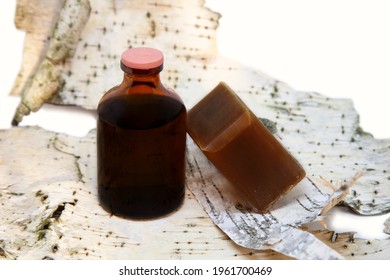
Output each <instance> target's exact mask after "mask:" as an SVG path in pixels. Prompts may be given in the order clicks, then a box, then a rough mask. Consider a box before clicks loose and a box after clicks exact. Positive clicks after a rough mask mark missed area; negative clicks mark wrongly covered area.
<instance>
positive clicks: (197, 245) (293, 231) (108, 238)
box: [0, 127, 390, 259]
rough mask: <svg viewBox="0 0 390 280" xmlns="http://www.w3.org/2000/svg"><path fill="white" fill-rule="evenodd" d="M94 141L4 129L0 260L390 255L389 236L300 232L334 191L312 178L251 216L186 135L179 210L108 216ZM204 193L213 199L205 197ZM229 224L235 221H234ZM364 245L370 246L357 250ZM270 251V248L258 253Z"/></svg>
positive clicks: (0, 175) (0, 136)
mask: <svg viewBox="0 0 390 280" xmlns="http://www.w3.org/2000/svg"><path fill="white" fill-rule="evenodd" d="M95 140H96V139H95V132H94V131H91V133H89V134H88V135H87V136H86V137H83V138H78V137H73V136H67V135H64V134H58V133H54V132H50V131H46V130H44V129H41V128H38V127H24V128H12V129H8V130H2V131H0V205H1V208H2V211H1V212H0V258H10V259H200V258H201V259H285V258H287V255H288V256H290V257H294V258H303V259H306V258H309V259H315V258H325V259H330V258H340V257H341V256H340V255H343V256H344V257H347V258H350V257H351V256H352V254H353V257H355V258H359V259H361V258H388V257H389V256H390V240H389V239H387V240H375V241H367V240H359V241H356V240H355V243H353V242H352V241H351V238H352V237H353V235H350V236H349V237H348V238H340V239H339V240H337V238H335V237H334V235H331V236H329V234H326V232H317V233H314V235H312V234H310V233H308V232H306V231H302V230H301V229H299V225H301V224H303V223H307V222H309V221H312V220H314V219H315V218H316V217H317V216H318V214H319V213H320V211H321V209H322V207H323V206H324V205H326V203H327V202H329V201H330V200H331V198H332V197H334V196H335V195H336V196H337V195H339V194H340V193H334V192H333V190H332V189H330V188H329V187H327V186H325V185H323V184H322V183H321V181H320V182H317V187H318V188H317V187H315V186H314V185H312V184H311V183H308V182H306V183H304V184H303V185H301V186H298V187H297V188H294V189H293V191H292V192H290V193H289V194H288V195H287V196H285V197H284V198H283V199H282V200H281V201H279V202H277V203H276V205H274V207H273V208H272V210H271V212H270V213H268V214H266V215H258V214H253V213H249V212H248V211H247V209H245V208H243V207H242V206H240V205H241V204H238V201H237V195H235V194H234V190H232V189H231V188H230V185H229V184H228V183H227V181H226V180H225V179H224V178H223V177H222V175H220V174H219V173H218V172H217V171H215V169H214V167H212V166H211V165H210V164H209V162H208V161H207V160H206V158H205V157H204V155H203V154H202V153H201V152H200V151H199V150H198V149H197V147H196V146H195V145H194V144H193V143H191V141H189V142H188V153H187V188H188V189H187V192H186V198H185V201H184V203H183V205H182V206H181V207H180V209H179V210H178V211H176V212H174V213H172V214H171V215H168V216H166V217H163V218H160V219H154V220H147V221H137V220H126V219H122V218H118V217H115V216H110V214H109V213H107V212H105V211H104V210H103V209H102V208H101V207H100V205H99V203H98V198H97V188H96V141H95ZM217 190H219V191H217ZM221 195H223V197H224V198H223V200H221ZM195 198H196V199H195ZM206 198H209V200H208V201H206V202H205V199H206ZM198 201H199V203H198ZM201 206H202V207H203V208H204V209H205V210H206V211H207V212H208V214H209V216H208V215H207V214H206V212H205V211H204V210H203V209H202V207H201ZM221 206H222V208H221ZM228 216H229V217H228ZM210 218H211V219H210ZM213 221H214V223H216V224H217V225H218V226H219V227H220V228H221V229H222V230H223V231H224V232H226V234H227V235H228V236H229V237H230V238H231V239H233V241H235V242H233V241H232V240H231V239H230V238H229V237H228V236H227V235H225V233H224V232H223V231H221V230H219V229H218V228H217V227H216V226H215V224H214V223H213ZM232 221H236V224H235V225H232ZM221 223H222V224H221ZM316 237H317V238H316ZM318 238H319V239H318ZM320 240H322V241H323V242H325V243H326V244H327V245H328V246H330V247H328V246H327V245H325V244H324V243H322V242H321V241H320ZM332 241H333V242H332ZM367 242H369V243H370V244H369V245H370V246H363V247H362V246H358V244H361V245H364V244H367ZM350 243H353V244H350ZM237 244H240V246H239V245H237ZM345 245H347V246H345ZM352 245H353V246H352ZM269 248H272V249H274V251H271V250H258V249H269ZM331 248H333V249H331ZM276 251H279V252H281V253H283V255H282V254H279V253H277V252H276ZM364 253H366V254H364ZM339 254H340V255H339Z"/></svg>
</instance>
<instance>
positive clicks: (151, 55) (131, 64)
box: [121, 47, 164, 70]
mask: <svg viewBox="0 0 390 280" xmlns="http://www.w3.org/2000/svg"><path fill="white" fill-rule="evenodd" d="M163 62H164V56H163V54H162V52H160V51H159V50H156V49H153V48H144V47H140V48H131V49H128V50H127V51H125V52H123V54H122V57H121V63H122V64H123V65H124V66H126V67H128V68H132V69H141V70H145V69H152V68H157V67H159V66H161V65H162V64H163Z"/></svg>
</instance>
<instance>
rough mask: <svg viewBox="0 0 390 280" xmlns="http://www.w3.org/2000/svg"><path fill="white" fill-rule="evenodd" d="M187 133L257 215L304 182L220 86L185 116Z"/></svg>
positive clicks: (281, 149) (247, 112) (280, 148)
mask: <svg viewBox="0 0 390 280" xmlns="http://www.w3.org/2000/svg"><path fill="white" fill-rule="evenodd" d="M188 133H189V134H190V136H191V137H192V139H193V140H194V142H195V143H196V144H197V145H198V147H199V148H200V149H201V150H202V152H203V153H204V154H205V155H206V157H207V158H208V159H209V160H210V161H211V162H212V163H213V164H214V166H215V167H216V168H217V169H218V170H219V171H220V172H221V173H222V174H223V175H224V176H225V177H226V178H227V179H228V180H229V181H230V182H231V183H232V184H233V185H234V186H235V187H237V188H238V189H239V190H240V193H241V194H242V196H243V198H244V200H245V202H246V203H247V204H248V206H250V207H252V208H253V210H255V211H256V212H258V213H265V212H267V211H268V209H269V208H270V207H271V205H272V203H273V202H274V201H276V200H277V199H278V198H280V197H281V196H282V195H283V194H285V193H287V192H288V191H289V190H290V189H291V188H292V187H294V186H295V185H296V184H297V183H298V182H299V181H301V180H302V179H303V178H304V177H305V175H306V174H305V171H304V169H303V168H302V166H301V165H300V164H299V162H298V161H297V160H296V159H295V158H294V157H293V156H292V155H291V154H290V153H289V152H288V151H287V150H286V149H285V148H284V147H283V145H282V144H281V142H280V141H279V140H278V139H277V138H276V137H275V136H274V135H272V134H271V133H270V132H269V131H268V129H267V128H266V127H265V126H264V125H263V124H262V123H261V121H260V120H259V119H258V118H257V117H256V116H255V115H254V114H253V113H252V112H251V111H250V109H249V108H248V107H247V106H246V105H245V104H244V103H243V101H242V100H241V99H240V98H239V97H238V96H237V95H236V94H235V93H234V92H233V90H232V89H230V88H229V87H228V86H227V85H226V84H225V83H223V82H221V83H220V84H218V86H217V87H216V88H214V89H213V90H212V91H211V92H210V93H209V94H208V95H207V96H206V97H204V98H203V99H202V100H201V101H200V102H199V103H198V104H196V105H195V106H194V107H193V108H192V109H191V110H190V111H189V112H188Z"/></svg>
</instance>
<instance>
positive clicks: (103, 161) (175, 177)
mask: <svg viewBox="0 0 390 280" xmlns="http://www.w3.org/2000/svg"><path fill="white" fill-rule="evenodd" d="M121 68H122V70H123V71H124V78H123V81H122V83H121V84H120V85H119V86H116V87H114V88H112V89H110V90H109V91H108V92H107V93H105V94H104V96H103V97H102V99H101V100H100V103H99V105H98V109H97V112H98V120H97V161H98V162H97V163H98V174H97V175H98V176H97V177H98V195H99V201H100V204H101V206H102V207H103V208H105V209H106V210H107V211H109V212H110V213H112V214H113V215H118V216H122V217H126V218H136V219H142V218H154V217H159V216H162V215H165V214H167V213H169V212H172V211H173V210H175V209H177V208H178V207H179V206H180V204H181V203H182V200H183V197H184V184H185V182H184V180H185V143H186V114H187V113H186V108H185V106H184V104H183V102H182V100H181V99H180V97H179V96H178V95H177V94H176V93H175V92H173V91H172V90H169V89H167V88H165V87H164V86H163V84H162V83H161V81H160V76H159V73H160V71H161V70H162V69H163V55H162V53H161V52H160V51H158V50H156V49H152V48H133V49H129V50H127V51H125V52H124V53H123V54H122V57H121Z"/></svg>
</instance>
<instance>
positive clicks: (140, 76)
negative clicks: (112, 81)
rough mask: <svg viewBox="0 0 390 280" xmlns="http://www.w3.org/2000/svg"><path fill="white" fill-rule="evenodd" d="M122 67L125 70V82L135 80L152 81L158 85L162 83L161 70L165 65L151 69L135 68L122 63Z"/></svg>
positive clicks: (131, 82) (129, 82) (130, 82)
mask: <svg viewBox="0 0 390 280" xmlns="http://www.w3.org/2000/svg"><path fill="white" fill-rule="evenodd" d="M121 68H122V70H123V72H124V77H123V82H125V83H127V84H133V83H134V82H136V83H137V82H139V83H149V84H150V83H152V84H155V85H156V86H157V85H160V84H161V81H160V72H161V70H162V69H163V65H160V66H158V67H156V68H151V69H134V68H129V67H127V66H126V65H124V64H123V63H121Z"/></svg>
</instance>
